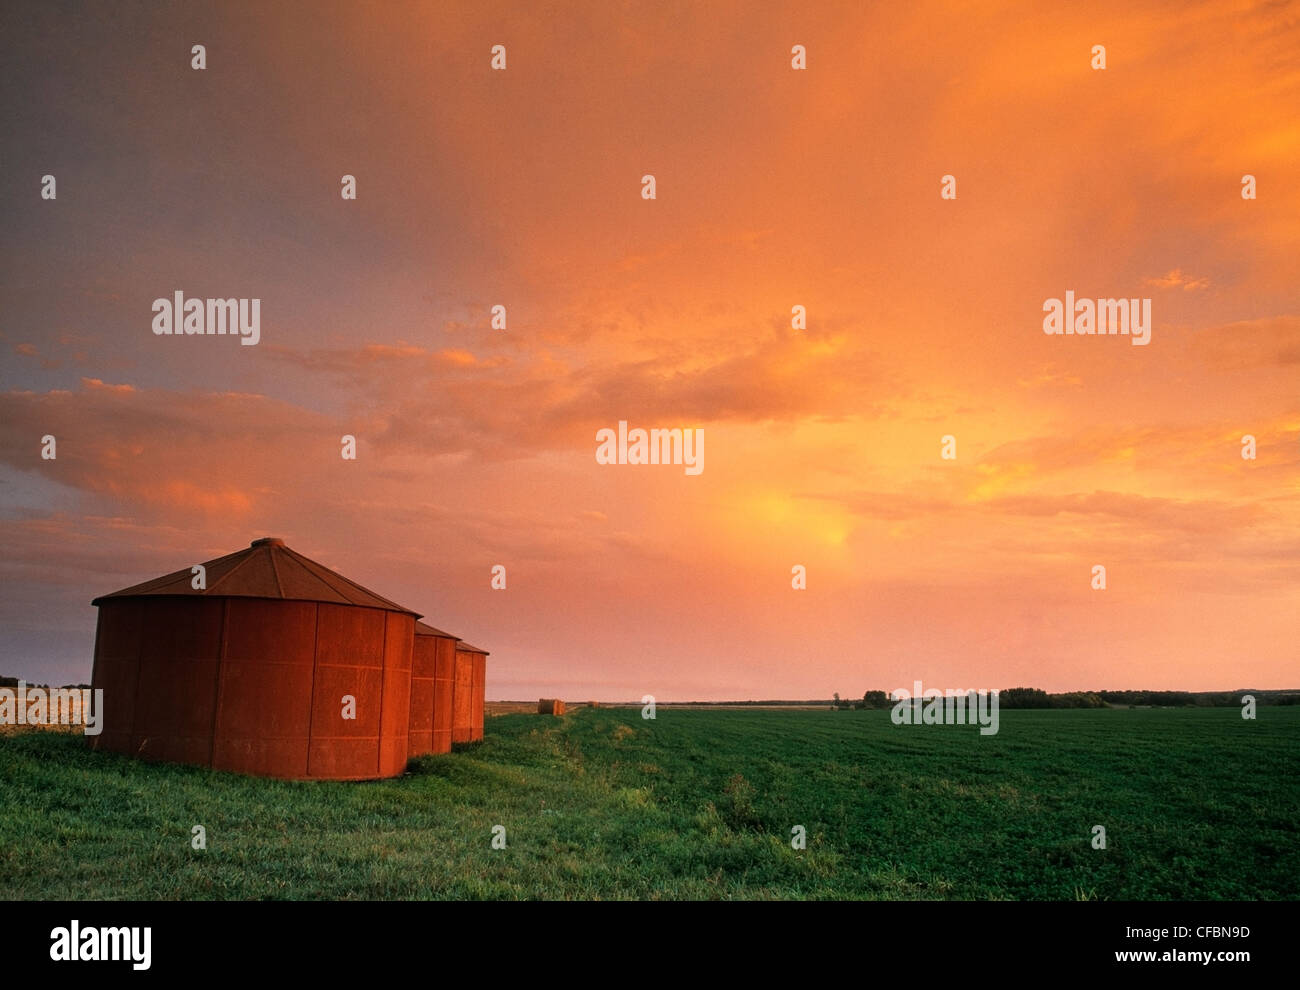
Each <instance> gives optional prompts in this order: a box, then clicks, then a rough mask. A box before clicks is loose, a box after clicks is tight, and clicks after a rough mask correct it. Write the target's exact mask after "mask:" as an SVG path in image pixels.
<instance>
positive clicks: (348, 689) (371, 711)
mask: <svg viewBox="0 0 1300 990" xmlns="http://www.w3.org/2000/svg"><path fill="white" fill-rule="evenodd" d="M203 567H204V568H205V570H206V587H205V588H204V589H202V590H196V589H195V588H194V587H193V586H192V584H191V582H192V580H193V575H192V573H191V569H190V568H189V567H186V568H185V569H183V570H179V571H176V572H175V573H173V574H168V575H166V576H164V577H160V578H157V579H155V580H153V581H147V582H145V583H144V584H139V585H135V586H134V587H130V588H126V589H124V590H122V591H115V592H113V593H112V594H110V595H103V596H101V597H99V598H96V599H95V600H94V602H92V604H94V605H97V606H99V622H98V627H97V630H96V635H95V668H94V674H93V677H92V681H93V686H94V687H96V688H102V689H103V690H104V721H103V725H104V729H103V732H102V733H101V734H100V735H98V736H92V737H90V739H91V745H92V746H93V747H95V748H96V749H106V750H112V751H115V752H120V753H127V754H128V755H131V756H139V757H144V758H146V759H155V760H167V761H171V762H177V763H194V764H198V765H200V766H207V767H212V768H213V769H216V770H230V771H234V772H236V773H248V774H258V775H262V776H268V777H287V778H314V779H333V780H365V779H371V778H376V777H391V776H395V775H396V774H400V773H401V772H402V771H403V769H404V768H405V766H406V760H407V746H408V742H407V727H408V722H409V718H410V711H411V707H410V706H411V702H410V690H411V653H412V649H413V645H414V643H413V641H414V638H415V620H416V619H417V618H418V614H417V613H415V612H412V611H411V610H410V609H406V608H403V607H402V606H400V605H396V604H394V603H393V602H391V601H388V600H387V599H386V598H381V597H380V596H379V595H376V594H374V593H373V592H370V591H367V590H366V589H365V588H362V587H361V586H360V585H358V584H355V583H354V582H352V581H349V580H348V579H347V578H345V577H343V576H342V575H340V574H336V573H335V572H334V571H331V570H329V569H328V568H326V567H323V566H322V565H320V564H318V563H316V562H315V561H312V560H309V559H308V558H306V557H304V556H302V555H301V554H299V553H297V552H295V551H294V550H291V549H289V548H288V547H286V546H285V545H284V542H283V541H282V540H278V539H269V538H268V539H261V540H254V541H253V543H252V544H251V545H250V546H249V548H248V549H247V550H240V551H237V552H236V553H232V554H228V555H227V556H224V557H219V558H217V559H216V560H210V561H208V562H207V563H205V564H204V565H203ZM346 695H351V696H352V697H353V698H354V699H355V707H354V714H355V718H351V719H346V718H344V717H343V715H344V711H345V709H344V702H343V698H344V696H346Z"/></svg>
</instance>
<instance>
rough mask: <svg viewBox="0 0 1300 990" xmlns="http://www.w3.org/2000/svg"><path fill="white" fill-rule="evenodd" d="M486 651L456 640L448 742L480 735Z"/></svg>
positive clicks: (475, 738)
mask: <svg viewBox="0 0 1300 990" xmlns="http://www.w3.org/2000/svg"><path fill="white" fill-rule="evenodd" d="M487 657H488V652H487V650H480V649H479V648H478V647H477V646H470V645H469V643H466V642H463V641H462V642H459V643H457V644H456V666H455V671H454V678H453V684H452V689H451V691H452V696H451V711H452V715H451V741H452V742H475V741H477V740H479V739H482V738H483V690H484V682H485V681H486V679H487Z"/></svg>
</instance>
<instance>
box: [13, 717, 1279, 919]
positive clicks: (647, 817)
mask: <svg viewBox="0 0 1300 990" xmlns="http://www.w3.org/2000/svg"><path fill="white" fill-rule="evenodd" d="M658 715H659V717H658V718H657V719H656V720H654V721H643V720H642V719H641V717H640V712H639V710H637V709H608V708H600V709H577V710H574V711H572V712H571V714H570V715H568V716H566V717H564V718H548V717H541V716H536V715H525V714H519V715H505V716H501V717H499V718H494V719H490V720H489V721H488V726H487V729H488V736H487V738H486V739H485V740H484V741H483V742H482V743H477V744H472V745H469V746H464V747H459V748H458V751H457V752H455V753H452V754H450V755H446V756H435V757H426V758H424V759H421V760H417V761H415V762H413V763H412V764H411V767H410V771H409V772H408V773H407V774H406V775H405V776H403V777H400V778H397V779H394V780H388V781H376V782H372V783H362V784H344V783H291V782H283V781H273V780H259V779H253V778H246V777H238V776H234V775H229V774H220V773H213V772H211V771H207V770H201V769H195V768H188V767H178V766H165V765H158V764H146V763H143V762H139V761H135V760H130V759H127V758H125V757H120V756H116V755H110V754H103V753H92V752H90V751H89V750H88V749H87V748H86V746H85V742H84V740H83V739H82V738H81V737H79V736H76V735H69V734H66V733H53V732H25V733H20V734H17V735H7V736H4V737H0V898H4V899H24V898H39V899H54V898H68V899H80V898H92V899H99V898H115V899H116V898H127V899H130V898H162V899H171V898H182V899H205V898H218V899H225V898H245V899H246V898H340V899H390V898H592V899H614V898H664V899H668V898H674V899H675V898H692V899H700V898H745V899H786V898H872V899H915V898H926V899H951V898H958V899H1007V898H1009V899H1041V900H1106V899H1110V900H1130V899H1157V900H1159V899H1170V900H1184V899H1232V900H1237V899H1251V900H1253V899H1282V898H1285V899H1296V898H1297V897H1300V880H1298V879H1297V878H1300V835H1298V834H1297V829H1298V828H1300V825H1298V822H1300V780H1298V779H1297V776H1296V773H1295V769H1296V766H1297V764H1298V763H1300V760H1298V759H1297V757H1300V708H1263V709H1260V715H1259V719H1258V720H1257V721H1254V722H1251V721H1245V720H1243V719H1242V718H1241V716H1240V713H1239V710H1238V709H1186V710H1160V709H1156V710H1130V711H1118V710H1101V711H1086V710H1085V711H1003V712H1002V713H1001V731H1000V732H999V734H998V735H996V736H989V737H980V736H979V735H978V730H977V729H976V728H974V727H970V726H916V727H900V726H894V725H893V724H892V723H891V722H890V719H889V713H888V712H887V711H878V712H830V711H691V710H674V709H665V708H660V710H659V712H658ZM194 825H202V826H203V827H204V828H205V829H206V834H207V849H206V850H203V851H196V850H193V849H192V848H191V829H192V827H193V826H194ZM494 825H503V826H505V829H506V848H505V849H497V850H494V849H493V848H492V845H491V840H492V828H493V826H494ZM796 825H802V826H803V827H804V829H805V830H806V835H807V847H806V848H805V849H802V850H796V849H793V848H791V828H792V827H793V826H796ZM1094 825H1103V826H1104V827H1105V829H1106V839H1107V847H1106V849H1104V850H1098V849H1094V848H1092V827H1093V826H1094Z"/></svg>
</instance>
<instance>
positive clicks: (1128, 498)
mask: <svg viewBox="0 0 1300 990" xmlns="http://www.w3.org/2000/svg"><path fill="white" fill-rule="evenodd" d="M271 6H274V5H271ZM1090 6H1091V7H1094V9H1091V10H1087V11H1085V10H1069V11H1063V10H1055V9H1051V7H1050V6H1049V7H1044V6H1042V5H1033V4H991V3H979V4H956V3H954V4H943V5H938V4H918V5H914V4H886V5H873V6H872V8H871V9H867V6H866V5H863V4H858V3H846V4H820V3H812V4H789V5H784V6H782V5H777V4H759V3H750V4H728V3H710V4H706V5H700V4H685V3H683V4H667V3H646V4H637V3H608V2H603V3H590V4H586V3H584V4H578V3H573V4H563V5H558V6H556V7H554V8H547V9H534V8H536V5H523V4H518V3H511V4H479V3H476V4H472V5H470V4H438V5H432V4H409V5H408V4H396V5H391V6H389V5H379V6H378V7H377V8H376V7H375V6H374V5H364V9H363V5H360V4H354V5H345V4H331V5H322V11H321V13H320V14H319V15H313V16H312V17H310V18H305V17H301V16H295V15H290V14H288V13H284V12H282V11H280V10H277V9H267V5H260V4H251V3H250V4H234V5H221V7H220V9H219V10H216V11H211V10H201V9H200V8H198V7H190V6H186V5H179V6H178V7H177V8H172V7H168V8H166V9H163V8H154V7H142V8H132V10H131V11H129V12H125V13H123V12H117V13H116V14H114V15H113V16H108V15H107V14H98V13H96V14H90V15H82V16H81V17H78V18H73V17H71V16H68V15H64V14H61V13H59V12H57V11H52V10H50V9H47V8H46V7H45V6H44V5H35V4H33V5H31V6H30V7H29V8H24V7H21V6H18V5H7V6H6V9H5V10H4V12H3V13H0V27H2V28H3V31H2V32H0V36H2V37H3V38H4V40H3V41H0V44H3V45H4V46H5V49H6V51H5V56H6V57H5V59H4V60H3V67H2V68H0V74H2V75H0V83H2V85H0V108H2V109H3V116H2V117H0V120H2V121H3V124H0V126H3V128H4V131H5V134H6V140H5V142H4V145H5V151H4V155H5V162H6V167H5V168H3V169H0V197H3V206H4V212H5V215H6V221H5V223H4V225H3V229H2V230H0V239H2V242H3V246H4V247H3V259H4V264H3V265H0V349H3V353H4V355H5V356H4V362H3V368H2V370H0V539H3V541H4V544H5V546H6V548H7V550H6V554H5V559H4V561H3V564H0V568H2V570H0V583H2V584H3V589H4V590H3V592H2V593H0V628H3V637H2V638H0V673H8V674H22V675H26V676H28V677H29V678H31V679H38V680H39V679H46V678H49V679H53V680H82V679H88V678H89V672H90V658H91V652H92V643H93V630H94V609H92V608H91V607H90V606H89V601H90V599H91V598H92V597H94V596H95V595H97V594H101V593H104V592H107V591H111V590H114V589H116V588H119V587H122V586H125V585H128V584H133V583H136V582H138V581H142V580H145V579H147V578H150V577H153V576H156V575H158V574H161V573H164V572H166V571H171V570H175V569H177V568H180V567H182V566H188V565H189V564H191V563H193V562H197V561H200V560H204V559H207V558H210V557H214V556H217V555H219V554H222V553H226V552H229V551H232V550H235V549H238V548H240V547H242V546H245V545H247V543H248V542H249V540H251V539H252V538H254V537H257V536H262V535H277V536H281V537H284V538H285V539H286V540H287V542H288V543H289V545H290V546H292V547H294V548H295V549H297V550H298V551H300V552H302V553H304V554H306V555H307V556H309V557H312V558H314V559H317V560H319V561H321V562H322V563H324V564H326V565H328V566H331V567H334V568H336V569H337V570H340V571H342V572H343V573H345V574H347V575H348V576H349V577H351V578H353V579H354V580H356V581H358V582H360V583H362V584H364V585H366V586H368V587H370V588H373V589H374V590H375V591H377V592H379V593H380V594H383V595H385V596H387V597H389V598H392V599H395V600H397V601H399V602H402V603H403V604H406V605H409V606H410V607H412V608H415V609H416V610H418V611H422V612H425V613H426V614H427V617H428V619H429V621H430V622H432V623H434V624H435V625H437V626H439V627H442V628H446V629H449V630H451V631H453V632H455V633H457V634H459V635H461V636H464V637H465V638H466V639H469V640H470V641H472V642H474V643H476V644H477V645H480V646H483V647H484V648H486V649H489V650H491V651H492V656H491V658H490V659H489V665H488V685H487V693H488V697H489V698H529V697H534V696H537V695H541V694H546V695H551V694H559V695H563V696H568V697H572V698H586V697H595V698H604V699H613V698H639V697H640V696H641V695H643V694H654V695H655V696H656V697H658V698H660V699H662V700H681V699H690V698H771V697H787V698H792V697H793V698H803V697H828V696H829V695H830V694H831V692H832V691H839V692H840V693H841V694H845V695H853V694H860V693H861V692H862V691H864V690H866V689H868V688H871V689H880V690H890V689H893V688H897V687H903V686H909V687H910V686H911V684H912V682H913V681H914V680H915V679H918V678H919V679H921V680H923V681H925V682H926V683H927V684H933V685H934V686H939V687H943V686H952V687H961V688H985V687H991V688H1001V687H1010V686H1013V685H1018V684H1032V685H1034V686H1039V687H1043V688H1046V689H1049V690H1069V689H1094V688H1103V687H1109V688H1124V687H1132V688H1186V689H1215V688H1218V689H1231V688H1235V687H1246V686H1254V687H1284V686H1285V687H1294V686H1296V685H1297V683H1298V682H1300V677H1297V659H1298V658H1297V645H1296V644H1297V643H1300V607H1298V606H1300V509H1298V508H1297V504H1298V503H1297V496H1300V389H1298V388H1297V386H1298V385H1300V261H1298V260H1297V259H1300V250H1297V234H1298V233H1300V192H1298V191H1297V177H1298V176H1300V168H1297V166H1298V165H1300V117H1297V114H1296V108H1297V107H1300V59H1297V58H1296V54H1297V52H1300V12H1297V9H1296V8H1295V7H1294V6H1286V5H1278V4H1268V3H1261V4H1252V3H1244V2H1243V3H1238V2H1208V3H1191V4H1189V3H1183V2H1170V3H1149V4H1139V5H1134V4H1131V3H1109V4H1103V5H1100V9H1097V8H1096V7H1095V5H1090ZM525 8H527V9H525ZM195 43H202V44H205V45H206V46H207V57H208V68H207V69H205V70H203V71H193V70H191V69H190V67H189V59H190V55H189V51H190V46H191V45H192V44H195ZM494 44H504V45H505V46H506V49H507V53H508V68H507V69H506V71H504V72H493V71H491V70H490V68H489V50H490V48H491V46H492V45H494ZM794 44H802V45H805V46H806V48H807V52H808V68H807V70H806V71H801V72H800V71H793V70H792V69H791V67H790V49H791V46H792V45H794ZM1095 44H1101V45H1105V46H1106V53H1107V68H1106V69H1105V70H1104V71H1095V70H1093V69H1091V68H1090V65H1089V61H1090V58H1091V48H1092V46H1093V45H1095ZM46 173H52V174H54V175H56V177H57V181H58V198H57V200H56V201H53V202H48V201H42V200H41V199H40V196H39V188H40V177H41V176H42V175H44V174H46ZM345 173H350V174H354V175H356V177H357V180H358V199H357V200H356V201H355V202H347V201H343V200H342V199H341V198H340V197H339V179H340V176H342V175H343V174H345ZM646 173H651V174H653V175H654V176H655V177H656V181H657V196H658V198H657V199H656V200H654V201H653V202H648V201H645V200H643V199H642V198H641V195H640V189H641V185H640V180H641V176H642V175H643V174H646ZM1247 173H1249V174H1252V175H1254V176H1255V177H1256V179H1257V183H1258V199H1257V200H1255V201H1247V200H1243V199H1242V198H1241V195H1240V189H1241V177H1242V175H1244V174H1247ZM945 174H952V175H954V176H955V177H956V179H957V190H958V196H957V199H956V200H955V201H945V200H941V199H940V195H939V192H940V178H941V176H943V175H945ZM177 289H180V290H183V291H185V292H186V293H187V294H188V295H191V296H223V297H224V296H237V297H259V298H260V299H261V300H262V304H261V306H262V331H261V342H260V343H259V344H258V345H257V346H255V347H241V346H238V344H237V343H236V342H235V341H232V340H229V339H226V338H185V337H183V338H166V337H157V336H155V335H153V334H152V333H151V331H150V320H151V316H152V314H151V310H150V304H151V302H152V300H153V299H155V298H157V297H170V295H171V293H172V292H173V291H175V290H177ZM1066 290H1074V291H1075V292H1076V293H1078V295H1079V296H1080V297H1083V296H1091V297H1093V298H1097V297H1112V296H1115V297H1120V296H1122V297H1146V298H1150V299H1151V300H1152V310H1153V314H1154V315H1153V322H1154V327H1153V330H1152V335H1151V342H1150V344H1149V345H1147V346H1145V347H1135V346H1131V344H1130V342H1129V340H1127V339H1125V338H1123V337H1103V338H1094V337H1053V336H1047V335H1045V334H1044V333H1043V332H1042V319H1043V313H1042V305H1043V302H1044V300H1046V299H1048V298H1052V297H1058V298H1059V297H1062V296H1064V294H1065V292H1066ZM498 303H499V304H503V305H505V306H506V307H507V311H508V318H509V328H508V330H506V331H499V330H496V331H494V330H492V329H490V327H489V316H488V312H489V309H490V307H491V306H493V305H495V304H498ZM796 304H799V305H804V306H806V307H807V309H808V328H807V330H805V331H795V330H792V329H791V327H790V312H791V307H792V306H794V305H796ZM619 420H628V421H629V422H630V423H631V425H632V426H643V427H687V426H689V427H701V428H703V429H704V433H705V438H706V439H705V462H704V463H705V469H704V471H703V473H702V474H701V475H699V476H697V477H691V476H688V475H687V474H686V473H685V472H684V471H683V469H682V468H680V467H672V466H655V467H640V466H602V465H599V464H597V463H596V461H595V458H594V452H595V446H596V445H595V434H596V431H597V430H598V429H601V428H603V427H611V428H613V427H616V426H617V423H618V421H619ZM344 433H351V434H354V435H356V437H357V438H358V445H359V457H358V460H357V461H355V462H347V461H343V460H342V459H341V458H340V456H339V437H340V436H341V435H342V434H344ZM1246 433H1250V434H1253V435H1254V436H1255V437H1256V438H1257V442H1258V459H1257V460H1255V461H1253V462H1252V461H1246V460H1243V459H1242V458H1241V456H1240V449H1241V437H1242V435H1243V434H1246ZM44 434H53V435H55V436H57V438H58V445H59V446H58V459H57V460H56V461H42V460H41V458H40V438H41V436H43V435H44ZM946 434H951V435H953V436H955V437H956V438H957V453H958V456H957V460H956V461H955V462H949V461H943V460H941V459H940V456H939V453H940V438H941V437H942V436H944V435H946ZM494 564H504V565H505V566H506V568H507V581H508V586H507V589H506V590H505V591H493V590H491V589H490V587H489V571H490V568H491V566H492V565H494ZM794 564H802V565H804V566H806V567H807V569H808V589H807V590H806V591H794V590H792V589H791V587H790V569H791V566H792V565H794ZM1094 564H1103V565H1105V566H1106V568H1107V579H1108V587H1107V589H1106V590H1105V591H1101V592H1099V591H1093V590H1092V589H1091V588H1090V571H1091V568H1092V566H1093V565H1094Z"/></svg>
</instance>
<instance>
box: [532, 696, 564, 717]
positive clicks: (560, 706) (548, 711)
mask: <svg viewBox="0 0 1300 990" xmlns="http://www.w3.org/2000/svg"><path fill="white" fill-rule="evenodd" d="M537 714H538V715H563V714H564V702H563V701H561V700H560V699H559V698H541V699H539V700H538V702H537Z"/></svg>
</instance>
